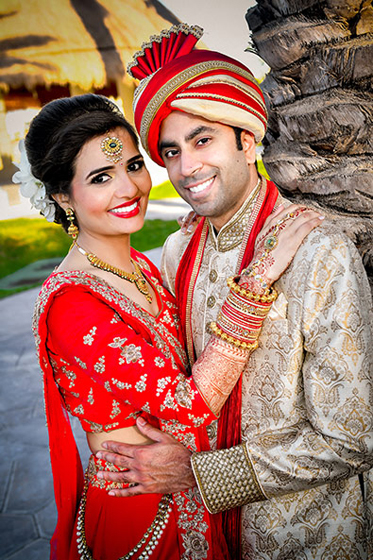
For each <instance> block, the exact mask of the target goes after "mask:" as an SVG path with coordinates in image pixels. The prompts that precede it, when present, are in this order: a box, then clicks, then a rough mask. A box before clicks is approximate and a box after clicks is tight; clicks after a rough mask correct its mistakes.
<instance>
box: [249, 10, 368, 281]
mask: <svg viewBox="0 0 373 560" xmlns="http://www.w3.org/2000/svg"><path fill="white" fill-rule="evenodd" d="M246 20H247V23H248V25H249V28H250V29H251V31H252V42H253V47H254V49H255V51H256V52H257V53H258V54H259V56H260V57H261V58H262V59H263V60H265V62H266V63H267V64H268V65H269V66H270V68H271V70H270V72H269V74H268V75H267V76H266V78H265V80H264V81H263V83H262V84H261V85H262V89H263V91H264V95H265V97H266V101H267V105H268V108H269V122H268V130H267V134H266V137H265V139H264V141H263V146H264V152H263V162H264V164H265V167H266V169H267V171H268V173H269V175H270V176H271V178H272V179H273V180H274V181H275V183H276V184H277V185H278V186H279V188H280V190H281V192H282V193H283V194H284V195H285V196H286V197H287V198H290V199H291V200H293V201H296V202H304V203H307V204H309V205H310V204H311V205H313V206H315V207H317V208H322V209H323V211H324V212H325V213H329V212H330V213H331V214H334V215H335V214H337V215H338V216H340V217H341V224H342V227H343V229H344V230H345V232H346V233H347V234H348V235H349V236H350V237H351V238H352V240H353V241H354V242H355V244H356V245H357V247H358V249H359V251H360V253H361V255H362V258H363V262H364V265H365V267H366V270H367V273H368V276H369V278H370V281H371V283H372V284H371V285H372V287H373V243H372V240H373V213H372V211H373V126H372V125H373V7H372V1H371V0H323V1H320V0H257V5H256V6H255V7H254V8H251V9H249V10H248V12H247V14H246Z"/></svg>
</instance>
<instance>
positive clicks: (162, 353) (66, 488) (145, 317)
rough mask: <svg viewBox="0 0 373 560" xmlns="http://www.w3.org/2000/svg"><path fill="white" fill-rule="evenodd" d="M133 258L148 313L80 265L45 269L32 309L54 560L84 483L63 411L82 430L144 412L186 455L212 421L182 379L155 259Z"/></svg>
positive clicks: (181, 356)
mask: <svg viewBox="0 0 373 560" xmlns="http://www.w3.org/2000/svg"><path fill="white" fill-rule="evenodd" d="M132 257H133V258H135V259H136V260H137V262H138V263H139V264H140V267H141V268H142V270H143V271H144V273H145V274H147V276H148V277H149V279H150V281H151V282H152V284H153V286H154V287H155V289H156V291H157V292H158V296H157V297H158V303H159V308H160V311H159V313H158V315H157V316H156V317H154V316H152V315H151V314H150V313H148V312H147V311H145V310H144V309H142V308H141V307H140V306H139V305H138V304H136V303H134V302H133V301H131V300H129V299H128V298H127V297H125V296H124V295H123V294H121V293H120V292H118V291H116V290H115V289H114V288H113V287H111V286H110V285H109V284H107V283H106V282H105V281H103V280H101V279H100V278H98V277H96V276H95V275H93V274H88V273H85V272H79V271H73V272H56V273H54V274H52V275H51V276H50V277H49V278H48V279H47V280H46V282H45V283H44V285H43V287H42V290H41V292H40V294H39V297H38V300H37V302H36V306H35V313H34V323H33V329H34V334H35V337H36V345H37V350H38V354H39V360H40V364H41V367H42V370H43V378H44V397H45V409H46V416H47V424H48V431H49V444H50V452H51V463H52V470H53V478H54V488H55V497H56V504H57V509H58V524H57V529H56V532H55V546H56V548H57V550H58V557H59V558H63V557H64V554H65V552H64V551H63V550H61V549H59V546H60V541H62V540H63V539H58V535H64V537H65V539H64V540H65V541H66V535H69V534H71V532H72V530H73V523H74V519H75V513H76V508H77V505H78V502H79V499H80V494H81V490H82V484H83V470H82V467H81V463H80V458H79V453H78V450H77V447H76V443H75V440H74V437H73V434H72V430H71V426H70V421H69V418H68V415H67V413H66V410H68V411H69V412H70V413H71V414H72V415H74V416H76V417H77V418H79V420H80V422H81V424H82V427H83V429H84V430H86V431H90V432H101V431H105V430H113V429H117V428H121V427H125V426H130V425H133V424H134V423H135V419H136V417H137V416H138V415H139V414H143V415H144V416H145V417H147V419H148V420H150V421H151V422H152V423H153V424H154V425H159V424H160V425H161V427H162V429H164V430H166V431H169V432H170V433H172V435H173V436H174V437H176V438H177V439H179V440H180V441H182V442H183V443H184V444H185V445H187V446H188V447H189V448H190V449H191V450H193V451H196V450H200V449H207V448H208V443H207V442H208V439H207V437H206V433H205V430H204V426H207V425H208V424H210V423H211V422H212V420H214V419H215V418H216V417H215V415H214V414H213V413H212V412H211V411H210V409H209V408H208V406H207V405H206V403H205V402H204V400H203V398H202V397H201V395H200V394H199V392H198V391H197V389H196V386H195V385H194V382H193V378H192V377H188V376H187V361H186V355H185V352H184V349H183V345H182V343H181V337H180V331H179V320H178V316H177V311H176V305H175V301H174V299H173V298H172V296H171V295H170V294H169V293H168V292H167V291H166V290H165V289H164V288H163V286H162V283H161V278H160V276H159V273H158V271H157V269H156V268H155V267H154V265H152V263H151V262H150V261H148V260H147V259H146V257H144V256H143V255H141V254H139V253H137V252H136V251H134V250H132ZM157 419H158V420H157ZM158 421H159V423H158ZM52 546H53V542H52ZM65 557H67V555H66V556H65Z"/></svg>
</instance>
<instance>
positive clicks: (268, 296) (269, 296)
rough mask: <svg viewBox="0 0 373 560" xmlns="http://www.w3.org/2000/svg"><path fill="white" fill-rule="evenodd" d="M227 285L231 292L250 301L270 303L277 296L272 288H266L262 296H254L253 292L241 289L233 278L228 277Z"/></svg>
mask: <svg viewBox="0 0 373 560" xmlns="http://www.w3.org/2000/svg"><path fill="white" fill-rule="evenodd" d="M227 284H228V287H229V288H230V289H231V290H233V292H236V293H238V294H240V295H241V296H244V297H246V298H247V299H249V300H252V301H260V302H261V303H272V302H273V301H275V299H276V298H277V296H278V293H277V291H276V290H275V288H274V287H273V286H271V287H270V288H266V289H265V291H264V294H262V295H259V294H254V293H253V292H250V291H249V290H246V289H245V288H241V286H240V285H239V284H237V282H235V277H234V276H230V277H229V278H228V280H227Z"/></svg>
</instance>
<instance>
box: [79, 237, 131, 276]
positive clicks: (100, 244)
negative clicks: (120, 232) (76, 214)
mask: <svg viewBox="0 0 373 560" xmlns="http://www.w3.org/2000/svg"><path fill="white" fill-rule="evenodd" d="M77 244H78V246H79V247H81V248H82V249H84V251H86V252H87V253H93V254H94V255H96V256H97V257H98V258H99V259H101V260H102V261H105V262H106V263H108V264H110V265H112V266H116V267H118V268H122V269H123V270H130V269H131V268H132V266H131V259H130V256H131V254H130V249H131V247H130V236H129V235H128V236H121V237H108V238H105V239H101V238H93V237H88V236H84V235H79V237H78V239H77Z"/></svg>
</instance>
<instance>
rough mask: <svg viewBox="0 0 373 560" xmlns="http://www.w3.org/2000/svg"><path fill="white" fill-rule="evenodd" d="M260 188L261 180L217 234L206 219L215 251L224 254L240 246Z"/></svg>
mask: <svg viewBox="0 0 373 560" xmlns="http://www.w3.org/2000/svg"><path fill="white" fill-rule="evenodd" d="M260 187H261V180H260V179H259V181H258V183H257V185H256V187H255V188H254V190H253V191H252V192H251V193H250V195H249V197H248V198H247V200H246V201H245V202H244V204H243V205H242V206H241V208H240V209H239V210H237V212H236V213H235V214H234V215H233V216H232V217H231V219H230V220H229V222H227V223H226V224H225V225H224V226H223V227H222V228H221V230H220V231H219V232H218V233H216V231H215V228H214V226H213V225H212V223H211V222H210V220H209V219H208V218H207V222H208V226H209V233H210V239H211V241H212V244H213V246H214V248H215V249H216V250H217V251H220V252H222V253H225V252H226V251H231V250H232V249H234V248H235V247H238V245H240V243H241V242H242V240H243V237H244V235H245V231H246V228H247V224H248V222H249V219H250V215H251V213H252V210H253V207H254V204H255V202H256V199H257V198H258V194H259V191H260Z"/></svg>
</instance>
